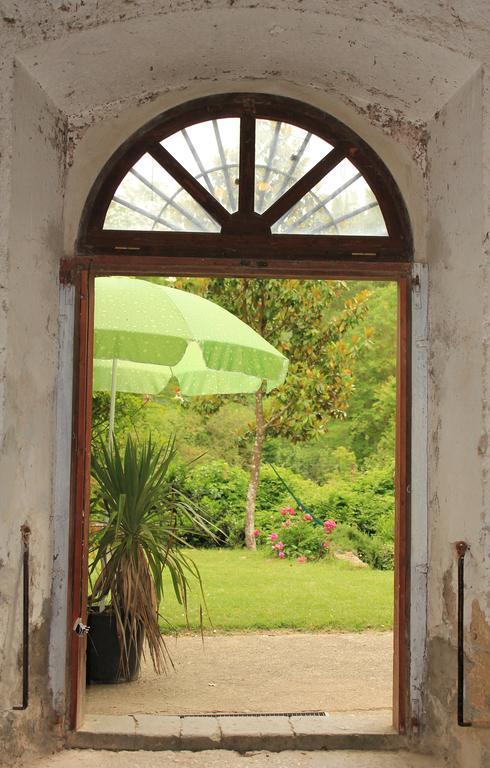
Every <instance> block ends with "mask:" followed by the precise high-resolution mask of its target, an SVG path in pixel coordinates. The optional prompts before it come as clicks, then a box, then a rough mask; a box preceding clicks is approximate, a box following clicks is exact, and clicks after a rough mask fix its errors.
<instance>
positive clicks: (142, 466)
mask: <svg viewBox="0 0 490 768" xmlns="http://www.w3.org/2000/svg"><path fill="white" fill-rule="evenodd" d="M175 455H176V450H175V440H174V439H171V440H170V441H169V442H168V444H167V445H166V446H164V447H159V446H157V445H155V443H154V442H153V441H152V439H151V436H150V437H148V438H147V439H146V440H144V441H142V442H141V443H138V442H136V441H135V440H133V439H132V438H131V437H129V438H128V440H127V442H126V445H125V448H124V450H121V449H120V448H119V447H118V445H117V444H114V445H113V446H112V447H111V448H108V447H107V446H106V445H104V444H100V445H99V447H98V449H97V450H95V451H94V453H93V458H92V478H93V481H94V493H93V501H92V510H91V541H90V545H91V546H90V551H91V562H90V566H89V577H90V587H91V588H90V594H89V626H90V633H89V643H88V660H87V671H88V679H89V680H92V681H94V682H119V681H128V680H131V679H133V678H134V677H135V676H137V674H138V671H139V660H140V656H141V653H142V651H143V646H145V647H146V648H147V649H148V652H149V654H150V657H151V660H152V663H153V666H154V668H155V671H156V672H158V673H160V672H162V671H165V670H166V669H167V668H168V666H169V664H170V665H171V664H172V660H171V657H170V654H169V652H168V648H167V646H166V643H165V638H164V636H163V634H162V632H161V629H160V622H162V621H163V622H165V617H164V616H162V614H161V612H160V611H161V606H162V603H163V602H164V598H165V589H166V588H167V585H168V584H171V587H170V589H173V592H174V593H175V596H176V598H177V600H178V601H179V603H180V604H182V606H183V608H184V611H185V613H186V615H187V601H188V589H189V584H190V580H192V581H193V582H194V583H195V584H197V587H198V589H199V590H200V595H201V599H202V603H203V604H204V597H203V591H202V584H201V578H200V574H199V571H198V569H197V567H196V565H195V564H194V562H193V560H192V559H191V558H190V557H189V556H188V554H187V553H186V551H185V541H184V539H183V538H182V533H183V531H184V527H186V528H187V530H188V528H189V523H191V524H192V526H197V527H200V528H203V529H204V530H206V531H208V533H209V528H208V526H207V523H206V521H205V519H204V518H203V517H202V516H201V515H200V513H199V512H198V510H197V509H196V508H195V506H194V505H193V504H192V502H191V500H190V499H189V497H188V496H187V495H186V494H185V493H184V492H182V491H181V490H180V487H179V485H180V483H179V482H177V480H176V477H175V474H172V471H171V465H172V462H173V460H174V458H175ZM165 572H168V574H169V575H170V577H171V578H170V579H169V580H164V573H165ZM201 615H202V611H201Z"/></svg>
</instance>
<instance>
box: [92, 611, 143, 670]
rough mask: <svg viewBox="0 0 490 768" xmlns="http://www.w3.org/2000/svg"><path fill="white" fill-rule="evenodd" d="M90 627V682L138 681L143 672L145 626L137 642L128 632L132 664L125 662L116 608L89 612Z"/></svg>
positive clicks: (127, 641) (129, 653) (129, 654)
mask: <svg viewBox="0 0 490 768" xmlns="http://www.w3.org/2000/svg"><path fill="white" fill-rule="evenodd" d="M88 625H89V627H90V630H89V633H88V639H87V682H88V683H129V682H131V681H132V680H136V679H137V677H138V676H139V671H140V660H141V653H142V650H143V638H144V632H143V628H141V631H140V633H139V636H138V638H137V641H136V642H134V641H132V640H131V637H130V636H129V632H128V633H127V635H126V644H127V647H128V649H129V652H128V664H127V665H124V664H121V644H120V641H119V635H118V632H117V625H116V618H115V616H114V613H113V611H112V610H111V609H110V608H107V609H106V610H105V611H102V612H100V611H89V614H88Z"/></svg>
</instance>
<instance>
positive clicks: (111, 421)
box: [109, 358, 117, 450]
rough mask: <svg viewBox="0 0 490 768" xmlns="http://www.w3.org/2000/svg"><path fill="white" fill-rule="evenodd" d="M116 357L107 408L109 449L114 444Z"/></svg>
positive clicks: (113, 363) (113, 362)
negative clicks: (108, 406)
mask: <svg viewBox="0 0 490 768" xmlns="http://www.w3.org/2000/svg"><path fill="white" fill-rule="evenodd" d="M116 378H117V358H114V359H113V361H112V381H111V406H110V409H109V449H110V450H112V446H113V445H114V419H115V415H116Z"/></svg>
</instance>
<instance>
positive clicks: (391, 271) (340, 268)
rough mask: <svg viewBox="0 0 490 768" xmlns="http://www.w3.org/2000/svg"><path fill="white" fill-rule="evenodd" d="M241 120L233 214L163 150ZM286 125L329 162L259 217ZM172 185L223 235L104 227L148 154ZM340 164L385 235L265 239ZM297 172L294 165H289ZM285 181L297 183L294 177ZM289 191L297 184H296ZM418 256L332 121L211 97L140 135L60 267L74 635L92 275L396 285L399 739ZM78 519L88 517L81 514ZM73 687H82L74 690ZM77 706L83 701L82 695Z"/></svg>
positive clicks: (76, 642) (91, 199)
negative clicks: (67, 365)
mask: <svg viewBox="0 0 490 768" xmlns="http://www.w3.org/2000/svg"><path fill="white" fill-rule="evenodd" d="M226 117H238V118H239V119H240V140H239V169H238V178H237V179H236V180H235V181H236V183H238V210H237V211H236V212H234V213H231V211H228V210H227V209H225V208H224V207H223V206H222V205H221V203H220V202H219V201H218V199H217V198H216V197H214V196H213V195H212V194H211V193H210V191H208V190H207V189H205V187H204V186H203V185H202V184H201V183H200V182H199V181H198V179H197V178H194V176H193V175H192V174H191V173H190V172H189V171H187V170H186V168H184V167H183V166H182V165H181V164H180V163H179V162H178V160H177V158H176V157H174V156H173V155H171V154H170V153H169V152H168V151H167V150H166V149H165V148H164V146H162V144H161V142H162V141H163V140H164V139H165V138H167V137H169V136H171V135H173V134H174V133H176V132H178V131H182V130H183V129H185V128H187V127H189V126H191V125H194V124H196V123H198V122H203V121H209V120H219V119H220V118H226ZM258 119H265V120H270V121H276V123H280V122H285V123H290V124H292V125H295V126H296V127H299V128H301V129H302V130H304V131H305V132H307V133H310V134H314V135H316V136H317V137H320V138H323V139H325V140H326V141H327V143H328V144H329V145H330V146H331V147H332V150H331V151H330V152H329V153H327V154H326V155H325V156H324V157H323V158H322V159H321V160H319V161H318V162H317V163H316V164H315V165H314V166H313V167H312V168H310V170H309V171H307V172H306V173H305V174H304V175H303V176H301V178H299V179H298V180H297V181H296V182H295V183H292V186H290V187H288V188H287V189H286V188H283V189H282V191H281V192H280V193H279V197H278V199H277V200H276V201H275V202H273V203H272V205H270V206H269V208H268V209H267V210H266V211H264V212H263V213H261V214H258V213H256V212H255V210H254V208H255V205H254V173H255V170H254V169H255V138H254V137H255V130H256V121H257V120H258ZM145 153H148V154H149V155H151V156H152V157H153V159H154V160H155V162H156V163H157V164H158V165H160V166H161V167H162V168H163V169H165V170H166V171H167V172H168V173H170V174H171V175H172V176H173V178H174V180H175V181H177V182H178V183H179V184H180V186H181V187H182V189H184V190H186V192H187V193H188V194H190V195H191V197H193V198H194V201H195V202H197V203H198V204H199V205H200V206H201V207H202V208H203V209H204V210H205V211H207V213H208V215H209V216H210V217H211V218H212V219H214V220H215V221H216V222H217V224H218V225H219V226H220V232H219V233H217V232H216V233H210V232H180V231H178V232H177V231H156V230H154V231H148V230H138V231H134V230H111V229H105V228H104V224H105V219H106V213H107V211H108V208H109V206H110V204H111V201H112V199H113V198H114V195H115V194H116V190H117V189H118V186H119V184H120V183H121V181H122V180H123V179H124V177H125V175H126V174H127V173H129V172H130V170H131V169H132V168H133V166H134V165H135V163H137V162H138V160H139V159H140V158H141V157H142V156H143V155H144V154H145ZM342 159H345V160H348V161H349V162H350V163H351V164H352V165H354V166H355V167H356V168H357V171H358V172H359V173H360V174H361V175H362V176H363V177H364V179H365V181H366V182H367V184H368V186H369V187H370V188H371V190H372V192H373V193H374V195H375V198H376V200H377V202H378V205H379V206H380V209H381V212H382V215H383V218H384V221H385V225H386V231H387V235H383V236H379V235H377V236H369V235H355V236H352V235H339V234H328V235H327V234H318V233H317V234H310V235H308V234H293V233H289V234H287V233H282V234H275V233H273V232H272V226H273V224H274V223H275V222H276V223H277V222H278V221H279V220H280V219H281V216H282V215H283V214H284V213H285V212H286V211H288V210H290V209H291V207H292V206H294V205H295V203H297V202H298V201H299V200H300V199H301V198H302V196H304V195H306V194H307V193H308V192H309V191H311V190H312V189H313V187H314V185H315V184H316V183H317V182H318V181H319V180H320V179H321V178H323V177H324V176H325V174H327V173H328V172H329V170H332V168H333V167H336V166H337V165H338V164H339V163H340V162H341V161H342ZM291 160H294V157H292V158H291ZM291 179H292V177H291ZM292 181H293V179H292ZM412 256H413V248H412V235H411V229H410V223H409V218H408V213H407V211H406V208H405V204H404V201H403V199H402V196H401V194H400V191H399V190H398V187H397V185H396V182H395V180H394V179H393V177H392V176H391V174H390V172H389V170H388V168H387V167H386V166H385V164H384V163H383V161H382V160H381V158H380V157H378V155H377V154H376V153H375V152H374V150H373V149H371V147H369V145H367V144H366V143H365V142H364V141H363V140H362V139H361V138H360V137H359V136H357V134H355V133H354V132H353V131H352V130H351V129H350V128H349V127H348V126H346V125H344V124H343V123H341V122H339V121H338V120H336V119H335V118H334V117H332V116H331V115H327V114H325V113H324V112H322V111H320V110H318V109H316V108H315V107H312V106H311V105H308V104H304V103H302V102H300V101H297V100H295V99H289V98H284V97H279V96H273V95H270V94H254V93H228V94H216V95H214V96H209V97H206V98H203V99H196V100H194V101H191V102H187V103H184V104H181V105H179V106H177V107H175V108H173V109H171V110H169V111H167V112H165V113H164V114H163V115H160V116H158V117H157V118H155V119H154V120H152V121H151V122H150V123H148V124H147V125H145V126H143V127H142V128H141V129H139V130H138V131H136V133H135V134H133V135H132V136H131V137H130V138H129V139H128V140H127V141H126V142H125V143H124V144H123V145H121V146H120V147H119V148H118V149H117V150H116V152H115V153H114V154H113V155H112V157H111V158H110V159H109V160H108V162H107V163H106V165H105V166H104V168H103V169H102V171H101V173H100V174H99V176H98V178H97V179H96V181H95V183H94V185H93V187H92V190H91V192H90V194H89V196H88V198H87V201H86V205H85V209H84V212H83V215H82V220H81V224H80V230H79V237H78V242H77V249H76V254H75V257H74V258H72V259H67V260H65V261H64V262H63V263H62V265H61V272H60V275H61V280H62V281H66V282H73V283H75V285H76V286H77V305H78V313H77V334H76V341H75V361H76V362H75V368H76V369H75V391H74V421H73V435H74V444H73V461H72V518H71V521H72V522H71V526H72V527H71V554H72V559H71V562H72V568H71V575H70V590H71V592H70V594H71V600H72V602H71V610H70V621H71V622H72V624H71V625H70V627H69V630H70V632H73V623H74V622H75V620H76V619H77V618H78V617H81V618H82V621H83V620H84V619H85V616H86V591H87V590H86V587H87V553H86V542H87V536H88V503H89V490H90V489H89V480H90V455H89V452H90V416H91V382H92V345H93V322H92V317H93V304H94V296H93V287H94V278H95V277H96V276H98V275H116V274H119V275H135V276H138V275H140V276H142V275H162V276H163V275H189V276H190V275H200V276H222V277H225V276H230V277H232V276H233V277H277V278H299V279H301V278H305V279H307V278H310V279H311V278H325V279H335V278H344V279H360V280H396V281H397V282H398V286H399V291H398V309H399V313H398V361H397V378H398V387H397V448H396V459H397V461H396V465H397V472H396V496H397V519H396V541H397V543H396V551H397V556H396V571H395V641H394V649H395V674H394V683H395V686H394V688H395V690H396V693H395V702H394V719H395V725H396V727H397V728H398V729H399V730H401V731H404V730H405V728H406V725H407V713H408V711H409V710H408V707H409V703H408V691H409V687H408V680H409V615H408V611H409V606H410V600H409V562H410V557H409V554H410V542H409V499H408V477H409V464H410V358H409V350H410V295H411V290H410V284H411V283H410V281H411V261H412ZM84 510H85V512H84ZM85 644H86V640H85V638H83V637H82V638H81V639H78V638H77V637H75V638H74V637H73V635H71V644H70V656H69V658H70V664H69V676H70V680H71V687H72V693H71V705H70V723H71V727H77V725H79V723H80V721H81V718H82V716H83V696H82V694H81V691H82V686H83V685H84V669H85V656H84V650H85ZM76 681H78V684H77V683H76ZM79 694H80V695H79Z"/></svg>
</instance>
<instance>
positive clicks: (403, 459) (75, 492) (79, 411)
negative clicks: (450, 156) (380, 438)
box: [62, 256, 411, 733]
mask: <svg viewBox="0 0 490 768" xmlns="http://www.w3.org/2000/svg"><path fill="white" fill-rule="evenodd" d="M156 261H157V260H156V259H149V260H147V259H145V257H141V256H133V257H132V258H128V257H126V258H125V259H124V262H123V263H122V262H121V261H118V263H117V264H111V263H109V264H106V263H104V264H103V266H102V265H99V264H98V265H97V267H98V268H96V269H93V268H90V269H83V268H82V269H80V265H78V269H77V268H76V267H75V269H73V267H74V266H75V265H74V263H73V262H71V264H70V267H71V270H70V274H71V277H72V279H73V280H74V282H75V285H76V294H77V317H76V330H75V354H74V360H75V386H74V408H73V452H72V477H71V488H72V492H71V499H72V503H71V507H72V508H71V525H70V531H71V535H70V552H71V568H70V574H69V579H70V587H69V595H70V610H69V617H70V618H69V627H68V630H69V643H68V676H69V690H70V697H69V727H70V728H71V729H77V728H78V727H80V725H81V723H82V720H83V708H84V691H85V652H86V638H85V637H80V636H77V635H76V634H75V633H74V631H73V626H74V623H75V621H76V619H77V618H79V617H80V618H81V619H82V621H83V623H85V622H86V617H87V614H86V611H87V570H88V552H87V547H86V543H87V541H88V517H89V515H88V511H89V498H90V487H89V483H90V436H91V432H90V428H91V423H90V422H91V397H92V356H93V309H94V279H95V277H96V276H98V275H107V274H114V273H117V274H127V275H133V276H138V275H148V274H153V275H161V276H169V275H177V274H178V275H191V274H192V275H199V276H203V277H210V276H215V275H219V276H228V277H245V276H246V277H266V276H267V277H276V278H298V279H308V278H310V279H311V278H313V277H315V278H323V279H337V278H338V279H358V280H394V281H397V283H398V343H397V417H396V478H395V485H396V525H395V530H396V536H395V538H396V541H395V590H394V591H395V594H394V605H395V607H394V610H395V615H394V670H393V672H394V674H393V682H394V686H393V722H394V727H395V728H396V729H397V730H399V731H400V732H402V733H403V732H405V731H406V729H407V718H408V717H409V706H410V704H409V680H410V667H409V661H410V655H409V648H410V625H409V618H410V617H409V610H410V534H409V531H410V499H409V487H408V478H409V476H410V308H411V265H410V264H403V263H397V264H390V265H388V264H386V263H385V264H383V265H379V264H365V263H361V264H359V263H357V264H355V265H353V264H348V265H346V264H345V263H344V264H340V263H338V264H335V265H332V263H331V262H330V263H324V264H323V265H322V264H321V263H319V262H318V261H315V262H314V263H313V264H312V263H308V262H303V263H294V264H291V263H290V262H283V261H281V262H279V261H274V262H273V263H272V264H261V265H260V266H257V264H254V263H253V262H252V261H250V262H249V263H248V264H246V265H244V264H243V263H242V262H240V261H237V260H235V261H234V262H233V260H230V261H227V264H226V266H225V264H224V263H223V260H221V259H220V260H219V261H217V262H212V261H211V260H210V261H209V262H208V261H207V260H204V261H205V264H203V260H196V259H194V260H193V261H192V263H191V262H190V261H188V260H187V259H182V260H180V261H179V260H178V259H175V258H172V259H164V258H160V259H158V263H155V262H156ZM169 262H170V263H169ZM332 267H333V268H332ZM380 267H382V268H380ZM62 274H64V275H65V276H66V274H67V270H66V265H65V268H64V269H63V270H62Z"/></svg>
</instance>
